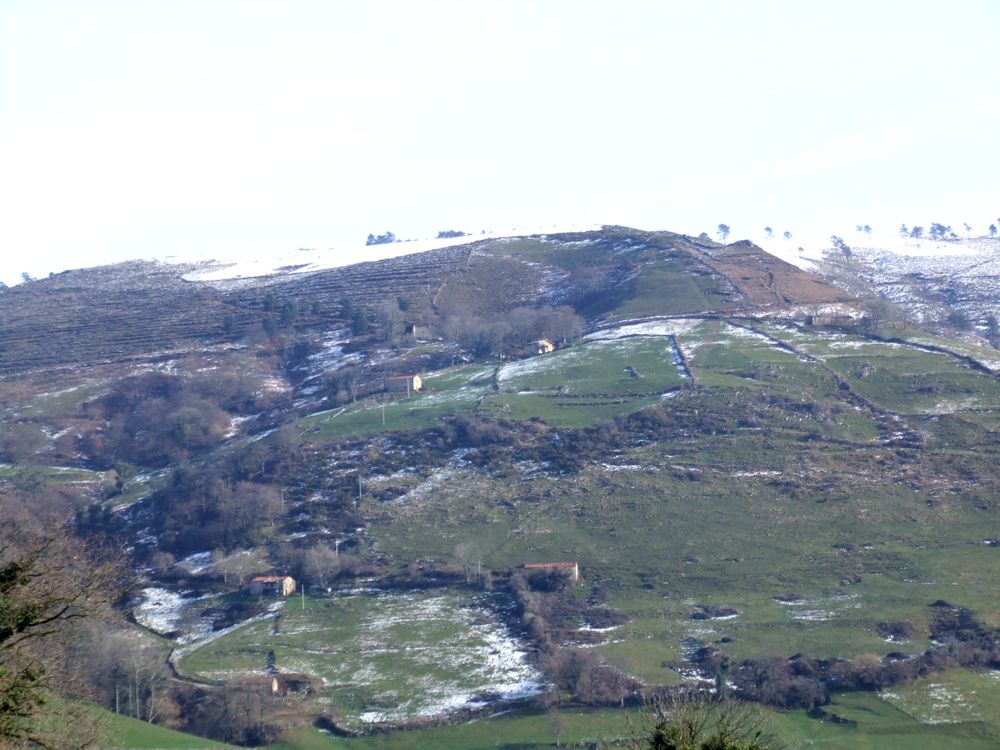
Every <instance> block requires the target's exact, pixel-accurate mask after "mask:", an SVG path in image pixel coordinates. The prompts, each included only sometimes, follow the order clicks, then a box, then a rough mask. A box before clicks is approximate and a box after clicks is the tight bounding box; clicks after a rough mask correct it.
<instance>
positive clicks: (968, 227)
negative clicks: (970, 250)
mask: <svg viewBox="0 0 1000 750" xmlns="http://www.w3.org/2000/svg"><path fill="white" fill-rule="evenodd" d="M962 227H963V228H964V229H965V237H966V239H968V238H969V235H971V234H972V227H970V226H969V225H968V223H965V222H963V223H962Z"/></svg>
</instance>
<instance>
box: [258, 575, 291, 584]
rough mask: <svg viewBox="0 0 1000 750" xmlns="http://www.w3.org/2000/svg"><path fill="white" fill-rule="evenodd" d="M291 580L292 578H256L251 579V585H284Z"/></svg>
mask: <svg viewBox="0 0 1000 750" xmlns="http://www.w3.org/2000/svg"><path fill="white" fill-rule="evenodd" d="M289 578H291V576H254V577H253V578H251V579H250V583H282V582H283V581H287V580H288V579H289Z"/></svg>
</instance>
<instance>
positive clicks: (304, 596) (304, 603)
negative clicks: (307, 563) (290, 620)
mask: <svg viewBox="0 0 1000 750" xmlns="http://www.w3.org/2000/svg"><path fill="white" fill-rule="evenodd" d="M305 608H306V585H305V584H304V583H303V584H302V610H303V611H305Z"/></svg>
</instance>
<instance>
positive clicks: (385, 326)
mask: <svg viewBox="0 0 1000 750" xmlns="http://www.w3.org/2000/svg"><path fill="white" fill-rule="evenodd" d="M378 322H379V326H380V327H381V328H382V337H383V338H384V339H385V340H386V341H388V342H392V341H395V339H396V338H397V334H398V333H399V326H400V324H401V323H402V322H403V313H402V311H401V310H400V309H399V301H398V300H392V299H387V300H386V301H385V302H383V303H382V304H381V305H379V307H378Z"/></svg>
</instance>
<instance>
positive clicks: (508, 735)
mask: <svg viewBox="0 0 1000 750" xmlns="http://www.w3.org/2000/svg"><path fill="white" fill-rule="evenodd" d="M824 709H825V711H826V716H827V717H826V718H825V719H814V718H810V717H809V716H807V715H806V712H805V711H788V712H776V711H767V712H765V717H766V718H765V726H766V728H767V730H768V731H769V732H770V733H771V734H772V735H773V737H774V739H775V744H776V746H777V747H782V748H785V750H808V749H809V748H824V750H912V749H913V748H920V749H921V750H924V749H925V748H926V750H953V749H954V748H963V749H964V748H969V749H970V750H987V748H995V747H996V746H997V742H998V738H1000V734H998V733H997V731H996V727H995V726H994V724H993V723H992V722H989V721H982V720H971V721H960V722H955V723H946V724H926V723H922V722H921V721H919V720H918V719H917V718H915V717H914V716H912V715H910V714H909V713H907V712H904V711H902V710H900V709H899V708H897V707H896V706H894V705H893V704H892V703H891V702H889V701H886V700H882V699H881V698H879V696H878V695H876V694H875V693H846V694H839V695H835V696H834V697H833V700H832V702H831V703H830V704H829V705H828V706H825V707H824ZM556 713H557V715H558V717H559V718H558V719H556V720H555V721H554V720H553V718H552V715H551V714H548V713H543V712H531V711H516V712H506V713H502V714H499V715H495V716H490V717H484V718H480V719H475V720H473V721H468V722H463V723H460V724H455V725H451V726H443V727H430V728H427V729H420V730H408V731H402V732H389V733H384V734H375V735H372V736H368V737H359V738H352V739H343V738H337V737H333V736H331V735H329V734H324V733H322V732H320V731H319V730H317V729H315V728H313V727H300V728H297V729H293V730H291V731H289V732H286V733H285V734H284V735H283V736H282V738H281V740H280V741H279V742H278V743H276V744H275V745H272V750H334V749H338V748H342V749H343V750H487V748H489V749H491V750H492V749H494V748H504V749H505V750H540V749H541V748H552V747H554V746H555V735H554V733H553V727H554V725H555V724H558V723H561V724H564V728H563V729H562V731H561V734H560V741H561V742H562V743H563V744H564V746H569V747H587V746H589V745H590V744H591V743H601V744H600V746H601V747H607V748H614V747H624V741H623V739H624V738H625V737H626V736H628V735H629V734H630V733H632V732H635V731H636V728H637V727H639V726H641V722H640V721H639V719H638V718H637V717H636V716H635V714H634V713H633V712H632V711H621V710H614V709H597V710H586V709H579V708H568V707H567V708H563V709H559V710H558V711H557V712H556Z"/></svg>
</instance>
